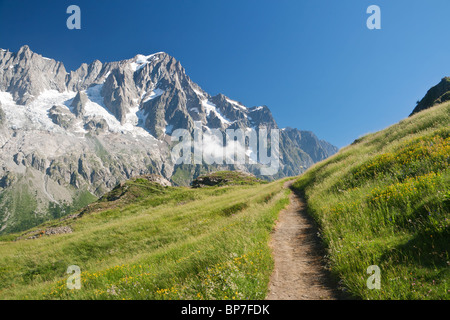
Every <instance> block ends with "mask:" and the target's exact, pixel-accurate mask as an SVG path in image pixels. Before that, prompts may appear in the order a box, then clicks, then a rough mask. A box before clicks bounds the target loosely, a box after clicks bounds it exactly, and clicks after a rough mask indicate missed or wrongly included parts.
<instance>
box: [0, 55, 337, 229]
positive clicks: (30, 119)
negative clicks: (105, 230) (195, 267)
mask: <svg viewBox="0 0 450 320" xmlns="http://www.w3.org/2000/svg"><path fill="white" fill-rule="evenodd" d="M195 121H200V122H201V124H202V128H203V130H204V131H207V130H210V129H214V128H218V129H221V130H225V129H237V128H241V129H247V128H254V129H256V130H259V128H262V127H265V128H268V129H271V128H278V126H277V123H276V121H275V119H274V118H273V117H272V114H271V112H270V110H269V108H268V107H266V106H259V107H252V108H247V107H246V106H244V105H242V104H241V103H239V102H237V101H234V100H231V99H229V98H228V97H226V96H224V95H222V94H218V95H216V96H210V95H209V94H208V93H207V92H205V91H203V90H202V89H201V88H200V87H199V86H198V85H197V84H196V83H194V82H193V81H191V79H190V78H189V76H188V75H187V74H186V72H185V70H184V68H183V67H182V66H181V64H180V63H179V62H178V61H177V60H176V59H175V58H173V57H171V56H169V55H168V54H166V53H163V52H160V53H156V54H151V55H137V56H135V57H133V58H131V59H128V60H123V61H117V62H107V63H102V62H100V61H98V60H96V61H94V62H92V63H91V64H82V65H81V66H80V67H79V68H78V69H77V70H75V71H71V72H67V71H66V70H65V68H64V65H63V64H62V63H61V62H57V61H55V60H52V59H49V58H45V57H42V56H41V55H39V54H36V53H34V52H32V51H31V50H30V48H28V46H23V47H22V48H20V50H19V51H18V52H17V53H14V52H9V51H7V50H3V49H0V149H1V153H0V233H2V232H3V233H5V232H12V231H18V230H22V229H25V228H28V227H30V226H33V225H35V224H37V223H40V222H42V221H44V220H46V219H49V218H55V217H60V216H62V215H65V214H68V213H69V212H71V211H73V210H76V209H78V208H79V207H82V206H84V205H86V204H87V203H89V202H90V201H92V199H94V198H95V197H99V196H101V195H102V194H104V193H105V192H107V191H108V190H111V189H112V188H113V187H114V186H115V185H117V184H118V183H119V182H120V181H123V180H125V179H129V178H131V177H133V176H139V175H147V174H160V175H162V176H163V177H165V178H166V179H168V180H170V181H171V182H172V183H174V184H189V183H190V182H191V181H192V179H193V178H194V177H197V176H198V175H200V174H202V173H205V172H208V171H211V170H216V169H223V170H227V169H231V170H233V169H239V170H242V171H247V172H251V173H254V174H256V175H258V174H259V168H258V166H257V165H244V166H233V165H214V166H209V165H206V164H202V165H175V164H174V163H172V160H171V158H170V148H171V142H170V137H171V134H172V132H173V130H175V129H179V128H184V129H188V130H189V131H190V132H192V130H194V123H195ZM280 140H281V141H280V160H281V163H280V170H279V172H278V174H276V175H275V176H273V177H272V178H278V177H283V176H287V175H297V174H299V173H301V172H303V171H304V170H305V169H306V168H307V167H309V166H310V165H312V164H313V163H314V162H317V161H320V160H322V159H324V158H326V157H328V156H330V155H331V154H333V153H335V152H336V151H337V148H336V147H334V146H332V145H330V144H329V143H327V142H325V141H322V140H319V139H317V137H316V136H315V135H314V134H313V133H311V132H305V131H299V130H297V129H292V128H286V129H283V130H281V133H280ZM94 196H95V197H94Z"/></svg>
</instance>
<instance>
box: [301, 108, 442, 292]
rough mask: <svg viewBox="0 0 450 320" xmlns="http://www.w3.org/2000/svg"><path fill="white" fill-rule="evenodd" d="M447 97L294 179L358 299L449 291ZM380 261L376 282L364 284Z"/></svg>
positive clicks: (336, 267) (336, 269)
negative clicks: (378, 281)
mask: <svg viewBox="0 0 450 320" xmlns="http://www.w3.org/2000/svg"><path fill="white" fill-rule="evenodd" d="M449 157H450V104H449V103H446V104H442V105H439V106H436V107H433V108H431V109H429V110H425V111H422V112H420V113H418V114H416V115H414V116H413V117H410V118H408V119H405V120H403V121H401V122H400V123H398V124H396V125H393V126H391V127H389V128H387V129H385V130H382V131H379V132H377V133H373V134H368V135H366V136H364V137H362V138H360V139H358V140H357V141H355V142H354V143H353V144H352V145H350V146H348V147H346V148H344V149H342V150H341V151H340V152H339V153H338V154H336V155H335V156H333V157H332V158H330V159H328V160H325V161H324V162H321V163H319V164H317V165H315V166H314V167H313V168H311V169H310V170H308V171H307V172H306V173H305V174H304V175H303V176H301V177H300V179H299V180H298V181H297V182H296V183H295V184H294V187H295V188H297V189H298V190H300V191H301V192H303V193H304V194H305V197H306V199H307V203H308V210H309V212H310V213H311V214H312V216H313V217H314V218H315V220H316V221H317V222H318V224H319V225H320V228H321V237H322V239H323V240H324V243H325V244H326V246H327V248H328V250H329V256H328V258H329V265H330V268H331V271H332V273H333V274H334V275H335V276H336V277H337V278H339V279H340V280H341V282H340V283H341V284H342V287H343V288H344V290H347V291H348V292H350V293H351V294H352V295H353V296H355V297H360V298H363V299H449V298H450V291H449V290H450V257H449V249H450V191H449V190H450V171H449ZM371 265H377V266H378V267H379V268H380V271H381V273H380V275H381V288H380V289H369V288H368V287H367V285H366V284H367V278H368V277H369V275H368V274H367V268H368V267H369V266H371Z"/></svg>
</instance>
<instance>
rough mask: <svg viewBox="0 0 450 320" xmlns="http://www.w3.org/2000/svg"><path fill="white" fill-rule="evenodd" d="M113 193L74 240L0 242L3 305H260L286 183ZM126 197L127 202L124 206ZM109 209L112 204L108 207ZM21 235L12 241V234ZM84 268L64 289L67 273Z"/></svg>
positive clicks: (74, 224)
mask: <svg viewBox="0 0 450 320" xmlns="http://www.w3.org/2000/svg"><path fill="white" fill-rule="evenodd" d="M143 183H145V182H144V181H135V182H130V183H129V184H128V186H127V190H130V192H131V196H130V195H125V196H123V195H121V191H120V190H119V189H117V190H115V193H114V194H112V197H113V200H114V201H112V202H108V201H107V200H108V199H102V200H101V201H99V202H97V204H95V205H92V206H91V207H90V209H89V210H88V211H87V213H85V214H84V215H83V216H82V217H81V218H79V219H76V220H66V221H52V222H48V223H46V224H45V225H44V226H40V228H42V227H57V226H62V225H70V227H71V228H72V229H73V230H74V232H73V233H70V234H60V235H53V236H42V237H41V238H38V239H35V240H20V241H11V239H12V237H13V235H9V236H8V237H3V238H2V237H0V299H262V298H264V297H265V296H266V290H267V283H268V280H269V276H270V274H271V272H272V266H273V261H272V257H271V251H270V249H269V247H268V241H269V234H270V231H271V230H272V228H273V224H274V221H275V219H276V217H277V215H278V212H279V211H280V210H281V209H282V208H283V207H284V206H285V205H286V204H287V203H288V201H289V200H288V193H289V191H287V190H285V189H283V187H282V185H283V182H282V181H277V182H274V183H269V184H259V185H252V186H245V185H244V186H232V187H231V186H225V187H208V188H201V189H190V188H183V187H179V188H172V187H166V188H157V187H155V188H153V187H150V186H147V188H142V186H140V188H134V187H135V186H136V184H143ZM130 200H131V201H130ZM108 204H109V205H108ZM15 236H18V235H15ZM70 265H78V266H79V267H80V268H81V271H82V275H81V281H82V288H81V289H80V290H68V289H67V288H66V280H67V278H68V277H69V275H67V274H66V270H67V268H68V266H70Z"/></svg>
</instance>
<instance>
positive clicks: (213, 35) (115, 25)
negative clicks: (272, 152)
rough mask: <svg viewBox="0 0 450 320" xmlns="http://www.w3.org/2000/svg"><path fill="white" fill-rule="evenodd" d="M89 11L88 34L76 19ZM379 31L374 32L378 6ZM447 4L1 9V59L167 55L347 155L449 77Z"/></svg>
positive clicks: (219, 2) (209, 3) (205, 1)
mask: <svg viewBox="0 0 450 320" xmlns="http://www.w3.org/2000/svg"><path fill="white" fill-rule="evenodd" d="M70 4H77V5H79V6H80V8H81V27H82V29H81V30H68V29H67V28H66V20H67V18H68V16H69V15H68V14H66V8H67V7H68V6H69V5H70ZM372 4H375V5H378V6H380V8H381V19H382V22H381V26H382V29H381V30H369V29H367V27H366V20H367V18H368V17H369V15H368V14H367V13H366V9H367V7H368V6H369V5H372ZM449 17H450V1H448V0H422V1H418V0H408V1H406V0H395V1H392V0H371V1H365V0H341V1H336V0H326V1H325V0H291V1H287V0H277V1H273V0H164V1H162V0H158V1H153V0H147V1H144V0H141V1H136V0H127V1H114V0H110V1H106V0H102V1H100V0H97V1H94V0H90V1H79V0H71V1H64V0H55V1H0V47H1V48H8V49H10V50H11V51H17V50H18V49H19V47H20V46H22V45H24V44H28V45H29V46H30V48H31V49H32V50H33V51H35V52H38V53H40V54H42V55H44V56H46V57H51V58H54V59H56V60H59V61H62V62H63V63H64V64H65V66H66V69H68V70H73V69H76V68H77V67H78V66H79V65H80V64H81V63H82V62H87V63H89V62H92V61H93V60H95V59H99V60H100V61H115V60H120V59H126V58H131V57H133V56H135V55H136V54H137V53H142V54H150V53H153V52H158V51H165V52H167V53H169V54H170V55H172V56H174V57H175V58H177V59H178V60H179V61H180V62H181V63H182V65H183V66H184V67H185V69H186V70H187V73H188V74H189V76H190V77H191V79H192V80H193V81H194V82H197V83H198V84H199V85H200V86H201V87H202V88H203V89H204V90H206V91H207V92H209V93H210V94H212V95H215V94H217V93H223V94H225V95H227V96H229V97H230V98H232V99H235V100H239V101H241V102H242V103H244V104H245V105H246V106H248V107H251V106H255V105H263V104H265V105H267V106H269V107H270V109H271V110H272V113H273V114H274V116H275V118H276V120H277V122H278V124H279V125H280V126H281V127H286V126H290V127H296V128H299V129H302V130H311V131H313V132H315V133H316V134H317V135H318V136H319V138H321V139H325V140H328V141H329V142H331V143H333V144H335V145H337V146H338V147H342V146H345V145H347V144H349V143H351V142H352V141H353V140H354V139H356V138H357V137H359V136H361V135H363V134H365V133H368V132H373V131H377V130H379V129H382V128H384V127H386V126H388V125H391V124H394V123H396V122H398V121H399V120H401V119H402V118H405V117H407V116H408V115H409V113H410V112H411V111H412V109H413V108H414V106H415V102H416V101H417V100H418V99H421V98H422V97H423V96H424V95H425V93H426V91H427V90H428V89H429V88H430V87H431V86H433V85H435V84H437V83H438V82H439V80H440V79H441V78H442V77H444V76H447V75H450V41H449V37H450V23H449Z"/></svg>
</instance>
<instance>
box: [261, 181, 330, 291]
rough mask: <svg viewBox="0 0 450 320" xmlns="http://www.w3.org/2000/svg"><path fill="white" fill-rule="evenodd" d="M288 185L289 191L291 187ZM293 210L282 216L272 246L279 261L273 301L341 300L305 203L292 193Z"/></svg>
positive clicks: (271, 288) (273, 278) (271, 287)
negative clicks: (331, 279) (324, 264)
mask: <svg viewBox="0 0 450 320" xmlns="http://www.w3.org/2000/svg"><path fill="white" fill-rule="evenodd" d="M292 183H293V181H288V182H287V183H286V184H285V187H290V186H291V185H292ZM290 200H291V201H290V204H289V206H288V207H287V208H286V209H284V210H283V211H281V212H280V215H279V218H278V222H277V225H276V226H275V230H274V231H273V233H272V239H271V242H270V246H271V248H272V250H273V256H274V260H275V268H274V272H273V274H272V276H271V279H270V282H269V293H268V295H267V299H269V300H330V299H337V298H338V295H337V292H336V290H334V289H333V288H332V287H331V284H330V281H329V279H328V275H327V272H326V270H325V269H324V268H323V258H322V257H323V255H324V252H323V248H322V247H321V243H320V240H319V238H318V237H317V229H316V228H315V227H314V223H313V221H312V219H311V218H310V217H309V215H308V214H307V213H306V212H305V204H304V202H303V200H302V199H301V198H300V197H299V196H298V195H296V194H295V193H292V194H291V196H290Z"/></svg>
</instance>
